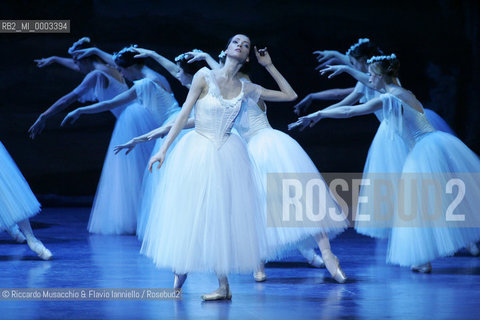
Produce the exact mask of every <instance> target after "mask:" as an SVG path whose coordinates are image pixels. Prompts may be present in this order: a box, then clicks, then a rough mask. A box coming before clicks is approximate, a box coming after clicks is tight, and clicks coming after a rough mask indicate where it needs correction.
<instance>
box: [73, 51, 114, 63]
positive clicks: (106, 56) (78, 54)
mask: <svg viewBox="0 0 480 320" xmlns="http://www.w3.org/2000/svg"><path fill="white" fill-rule="evenodd" d="M72 55H73V56H74V57H75V59H83V58H86V57H89V56H93V55H95V56H97V57H99V58H100V59H102V60H103V61H105V62H106V63H107V64H109V65H111V66H115V61H114V59H113V55H112V54H110V53H107V52H105V51H103V50H101V49H99V48H97V47H91V48H86V49H78V50H75V51H73V52H72Z"/></svg>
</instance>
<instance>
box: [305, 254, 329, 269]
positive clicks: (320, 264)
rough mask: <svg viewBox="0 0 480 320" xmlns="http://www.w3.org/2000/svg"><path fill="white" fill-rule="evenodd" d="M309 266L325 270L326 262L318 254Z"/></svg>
mask: <svg viewBox="0 0 480 320" xmlns="http://www.w3.org/2000/svg"><path fill="white" fill-rule="evenodd" d="M308 264H309V265H310V266H312V267H314V268H325V262H323V259H322V257H320V256H319V255H318V254H315V255H314V256H313V259H312V261H310V262H309V263H308Z"/></svg>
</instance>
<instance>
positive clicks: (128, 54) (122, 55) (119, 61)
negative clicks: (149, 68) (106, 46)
mask: <svg viewBox="0 0 480 320" xmlns="http://www.w3.org/2000/svg"><path fill="white" fill-rule="evenodd" d="M135 48H136V45H133V46H130V47H125V48H123V49H122V50H120V51H119V52H118V53H114V54H113V60H114V61H115V64H116V65H117V66H119V67H122V68H128V67H130V66H133V65H135V64H137V65H143V64H145V59H144V58H140V59H138V58H134V57H135V56H136V55H137V54H138V52H137V51H135Z"/></svg>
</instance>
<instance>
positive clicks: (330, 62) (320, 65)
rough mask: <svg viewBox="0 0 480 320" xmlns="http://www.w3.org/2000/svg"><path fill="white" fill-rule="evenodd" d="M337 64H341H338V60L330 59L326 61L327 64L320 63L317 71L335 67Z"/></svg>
mask: <svg viewBox="0 0 480 320" xmlns="http://www.w3.org/2000/svg"><path fill="white" fill-rule="evenodd" d="M335 64H339V62H338V60H337V59H336V58H331V59H328V60H326V61H325V62H322V63H320V64H319V65H318V66H317V67H316V68H315V71H319V70H320V69H322V68H325V67H326V66H331V65H335Z"/></svg>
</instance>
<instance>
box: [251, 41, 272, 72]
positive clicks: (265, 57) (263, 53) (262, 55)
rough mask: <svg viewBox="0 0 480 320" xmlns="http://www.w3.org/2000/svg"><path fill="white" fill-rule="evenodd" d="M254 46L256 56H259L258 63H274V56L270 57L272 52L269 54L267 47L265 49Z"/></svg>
mask: <svg viewBox="0 0 480 320" xmlns="http://www.w3.org/2000/svg"><path fill="white" fill-rule="evenodd" d="M254 48H255V56H256V57H257V60H258V63H259V64H260V65H261V66H262V67H266V66H268V65H271V64H272V58H270V54H268V51H267V47H265V48H263V49H257V46H255V47H254Z"/></svg>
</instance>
